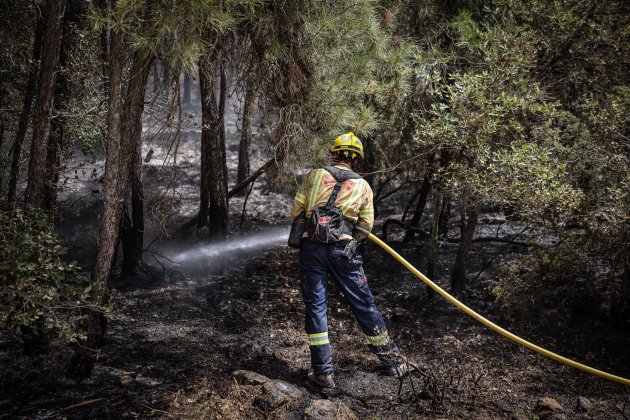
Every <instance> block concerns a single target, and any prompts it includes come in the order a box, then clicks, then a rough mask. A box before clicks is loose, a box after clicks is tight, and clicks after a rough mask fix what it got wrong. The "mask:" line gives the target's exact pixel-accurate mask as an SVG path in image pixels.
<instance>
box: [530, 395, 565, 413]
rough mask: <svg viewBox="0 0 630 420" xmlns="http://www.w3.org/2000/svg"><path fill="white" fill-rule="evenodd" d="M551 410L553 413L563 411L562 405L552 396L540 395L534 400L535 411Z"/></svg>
mask: <svg viewBox="0 0 630 420" xmlns="http://www.w3.org/2000/svg"><path fill="white" fill-rule="evenodd" d="M543 411H551V412H554V413H561V412H563V411H564V407H562V406H561V405H560V403H559V402H558V401H556V400H554V399H553V398H550V397H542V398H539V399H538V401H537V402H536V412H543Z"/></svg>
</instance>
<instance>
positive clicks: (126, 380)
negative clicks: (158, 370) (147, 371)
mask: <svg viewBox="0 0 630 420" xmlns="http://www.w3.org/2000/svg"><path fill="white" fill-rule="evenodd" d="M118 380H119V381H120V384H121V385H122V386H124V387H128V386H131V385H133V383H134V382H135V381H136V378H134V377H133V375H130V374H128V373H124V374H122V375H120V376H119V377H118Z"/></svg>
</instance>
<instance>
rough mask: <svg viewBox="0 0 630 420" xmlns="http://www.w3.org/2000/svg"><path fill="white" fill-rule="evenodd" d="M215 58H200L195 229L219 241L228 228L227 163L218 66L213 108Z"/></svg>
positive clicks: (222, 70) (224, 89)
mask: <svg viewBox="0 0 630 420" xmlns="http://www.w3.org/2000/svg"><path fill="white" fill-rule="evenodd" d="M215 57H216V55H215V54H214V52H208V53H206V54H205V55H204V56H203V57H202V58H201V61H200V65H199V83H200V86H201V111H202V130H201V191H200V200H199V201H200V203H199V204H200V208H199V214H198V226H204V225H206V224H207V225H208V235H209V238H211V239H221V238H225V235H226V234H227V226H228V200H227V162H226V150H225V129H224V123H223V114H224V110H225V94H226V93H225V92H226V89H227V86H226V83H225V79H226V78H225V71H224V69H223V68H222V67H221V68H220V72H221V76H220V79H221V87H220V98H219V105H218V106H217V102H216V94H215V87H216V73H215ZM221 97H222V98H223V99H221ZM222 110H223V111H222Z"/></svg>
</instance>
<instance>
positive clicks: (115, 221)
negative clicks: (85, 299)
mask: <svg viewBox="0 0 630 420" xmlns="http://www.w3.org/2000/svg"><path fill="white" fill-rule="evenodd" d="M123 48H124V42H123V34H122V33H121V32H120V31H118V30H116V29H112V31H111V36H110V49H109V51H110V54H109V67H108V76H109V77H108V83H109V86H108V91H109V98H108V111H107V150H106V163H105V185H104V189H103V213H102V215H101V218H100V222H99V234H98V250H97V253H96V262H95V265H94V271H93V273H92V292H91V300H92V302H93V303H94V304H96V305H102V304H105V303H107V301H108V299H109V280H110V277H111V274H112V271H113V265H114V259H115V256H116V248H117V247H118V240H119V232H120V219H121V214H122V210H123V203H124V202H125V200H126V197H127V188H128V185H129V180H128V169H129V159H130V158H131V154H132V152H133V144H132V145H129V144H124V143H123V142H122V135H121V132H122V115H123V92H122V79H123V70H124V59H125V54H124V49H123ZM86 315H87V318H86V321H85V333H86V339H85V340H84V341H83V342H81V343H80V345H79V346H78V348H77V352H76V354H75V355H74V357H73V360H72V363H71V366H70V371H69V374H70V375H72V376H75V377H88V376H89V375H90V374H91V372H92V369H93V367H94V360H95V356H96V354H97V352H98V347H99V346H100V344H101V342H102V339H103V336H104V334H105V326H106V319H105V317H104V315H103V314H102V313H101V312H99V311H97V310H93V309H88V310H86Z"/></svg>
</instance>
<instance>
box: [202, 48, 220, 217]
mask: <svg viewBox="0 0 630 420" xmlns="http://www.w3.org/2000/svg"><path fill="white" fill-rule="evenodd" d="M214 58H215V54H214V51H209V52H207V53H206V54H204V55H203V56H202V57H201V59H200V60H199V88H200V91H201V181H200V186H199V187H200V191H199V213H198V214H197V226H198V227H202V226H205V225H207V224H208V206H209V205H210V162H211V155H210V144H211V138H212V136H213V131H214V130H213V129H214V126H215V125H216V119H217V118H218V116H217V114H218V110H217V105H216V98H215V86H216V74H215V71H214Z"/></svg>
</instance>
